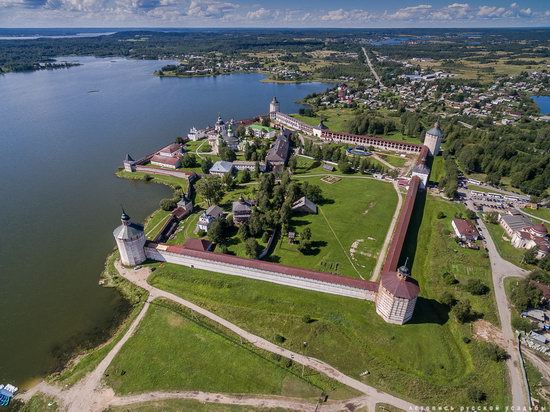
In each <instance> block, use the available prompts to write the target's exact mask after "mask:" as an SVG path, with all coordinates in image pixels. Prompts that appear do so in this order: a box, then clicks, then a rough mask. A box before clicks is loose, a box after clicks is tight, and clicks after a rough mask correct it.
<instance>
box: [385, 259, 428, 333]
mask: <svg viewBox="0 0 550 412" xmlns="http://www.w3.org/2000/svg"><path fill="white" fill-rule="evenodd" d="M419 293H420V288H419V286H418V282H416V281H415V280H414V279H412V278H411V273H410V271H409V268H408V267H407V264H406V263H405V264H404V265H403V266H401V267H400V268H399V269H397V272H387V273H384V274H383V275H382V279H381V280H380V285H379V287H378V293H377V294H376V313H378V314H379V315H380V316H381V317H382V318H383V319H384V320H385V321H386V322H388V323H395V324H398V325H402V324H404V323H406V322H408V321H409V320H411V318H412V316H413V313H414V306H415V305H416V299H417V297H418V294H419Z"/></svg>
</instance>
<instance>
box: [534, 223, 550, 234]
mask: <svg viewBox="0 0 550 412" xmlns="http://www.w3.org/2000/svg"><path fill="white" fill-rule="evenodd" d="M532 229H533V231H535V232H537V233H540V234H541V235H545V234H547V233H548V229H546V226H544V225H543V224H540V225H535V226H533V227H532Z"/></svg>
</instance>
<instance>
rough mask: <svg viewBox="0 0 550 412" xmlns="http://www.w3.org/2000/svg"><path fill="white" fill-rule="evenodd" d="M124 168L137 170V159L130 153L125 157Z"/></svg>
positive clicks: (129, 170) (131, 170)
mask: <svg viewBox="0 0 550 412" xmlns="http://www.w3.org/2000/svg"><path fill="white" fill-rule="evenodd" d="M122 163H123V164H124V170H125V171H126V172H135V171H136V161H135V160H134V159H132V156H130V155H129V154H127V155H126V158H125V159H124V162H122Z"/></svg>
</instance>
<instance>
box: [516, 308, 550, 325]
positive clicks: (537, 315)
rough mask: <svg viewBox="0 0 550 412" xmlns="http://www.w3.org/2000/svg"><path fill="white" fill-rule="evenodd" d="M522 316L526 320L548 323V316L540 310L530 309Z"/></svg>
mask: <svg viewBox="0 0 550 412" xmlns="http://www.w3.org/2000/svg"><path fill="white" fill-rule="evenodd" d="M521 316H522V317H524V318H531V319H533V320H536V321H539V322H544V321H546V315H545V314H544V311H542V310H540V309H530V310H527V311H525V312H522V313H521Z"/></svg>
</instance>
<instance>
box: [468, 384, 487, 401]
mask: <svg viewBox="0 0 550 412" xmlns="http://www.w3.org/2000/svg"><path fill="white" fill-rule="evenodd" d="M468 398H470V400H471V401H473V402H477V403H480V402H483V401H484V400H485V399H487V394H486V393H485V392H483V391H482V390H480V389H479V388H475V387H471V388H469V389H468Z"/></svg>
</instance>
